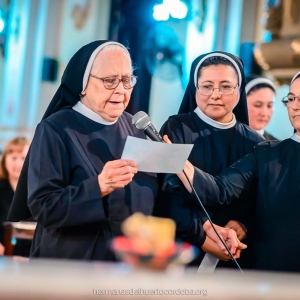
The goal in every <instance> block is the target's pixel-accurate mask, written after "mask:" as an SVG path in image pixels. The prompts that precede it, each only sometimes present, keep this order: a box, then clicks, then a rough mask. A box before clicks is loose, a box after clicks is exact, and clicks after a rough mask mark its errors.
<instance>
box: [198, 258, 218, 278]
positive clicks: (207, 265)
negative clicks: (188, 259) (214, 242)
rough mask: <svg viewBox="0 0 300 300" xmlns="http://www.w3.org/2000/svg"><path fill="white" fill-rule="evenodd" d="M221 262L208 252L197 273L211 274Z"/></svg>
mask: <svg viewBox="0 0 300 300" xmlns="http://www.w3.org/2000/svg"><path fill="white" fill-rule="evenodd" d="M218 262H219V259H218V258H216V257H215V256H213V255H212V254H210V253H206V254H205V256H204V258H203V260H202V262H201V264H200V266H199V268H198V271H197V273H202V274H203V273H206V274H211V273H213V272H214V271H215V269H216V266H217V264H218Z"/></svg>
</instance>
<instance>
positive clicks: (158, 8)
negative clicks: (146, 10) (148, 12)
mask: <svg viewBox="0 0 300 300" xmlns="http://www.w3.org/2000/svg"><path fill="white" fill-rule="evenodd" d="M169 17H170V14H169V10H168V7H167V6H166V5H164V4H160V5H155V6H154V7H153V18H154V19H155V20H156V21H167V20H168V19H169Z"/></svg>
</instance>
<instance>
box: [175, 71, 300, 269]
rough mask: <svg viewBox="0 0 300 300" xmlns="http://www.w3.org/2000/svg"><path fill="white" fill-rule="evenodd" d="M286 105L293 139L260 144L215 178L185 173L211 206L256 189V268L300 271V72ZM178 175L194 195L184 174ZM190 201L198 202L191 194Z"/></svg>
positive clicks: (193, 170) (192, 170) (189, 167)
mask: <svg viewBox="0 0 300 300" xmlns="http://www.w3.org/2000/svg"><path fill="white" fill-rule="evenodd" d="M282 102H283V104H284V105H285V106H286V107H287V110H288V115H289V119H290V122H291V124H292V126H293V127H294V128H295V131H296V132H295V133H294V135H293V136H292V137H291V138H289V139H286V140H283V141H281V142H280V141H267V142H263V143H260V144H259V145H257V146H255V147H254V149H253V151H251V152H250V153H249V154H248V155H246V156H244V157H243V158H242V159H240V160H239V161H238V162H236V163H235V164H233V165H232V166H231V167H229V168H227V169H226V170H224V171H223V172H222V173H221V174H220V175H217V176H212V175H210V174H207V173H205V172H203V171H201V170H200V169H199V168H197V167H195V166H192V165H191V164H190V163H189V162H188V161H187V163H186V166H185V171H186V173H187V174H188V176H189V178H190V180H193V182H194V186H195V189H196V192H197V193H198V195H199V196H200V198H202V200H203V201H204V202H205V204H206V205H209V206H212V205H220V204H225V203H231V202H232V201H233V200H234V199H238V200H239V202H243V201H244V198H243V196H244V195H245V194H247V193H248V192H249V191H250V190H251V189H253V188H254V187H256V197H255V198H253V201H254V202H256V224H257V226H256V231H255V235H254V268H255V269H259V270H269V271H288V272H300V255H299V253H300V218H299V212H300V198H299V191H300V183H299V176H300V72H299V73H297V74H296V75H295V76H294V78H293V79H292V82H291V85H290V90H289V93H288V95H287V96H286V97H284V98H283V99H282ZM179 177H180V179H181V180H182V182H183V183H184V184H185V186H186V188H187V189H188V190H189V191H191V189H190V188H189V185H188V184H187V182H186V179H185V177H184V175H183V174H179ZM191 198H192V199H193V201H196V200H195V198H194V195H193V194H191Z"/></svg>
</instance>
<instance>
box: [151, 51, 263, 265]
mask: <svg viewBox="0 0 300 300" xmlns="http://www.w3.org/2000/svg"><path fill="white" fill-rule="evenodd" d="M161 134H162V135H168V137H169V138H170V140H171V141H172V143H180V144H194V147H193V149H192V152H191V154H190V156H189V161H190V162H191V164H193V165H194V166H196V167H198V168H201V169H202V170H204V171H206V172H208V173H209V174H212V175H216V174H218V173H220V172H221V171H223V170H224V169H225V168H227V167H228V166H230V165H231V164H233V163H234V162H236V161H237V160H239V159H240V158H241V157H243V156H244V155H246V154H247V153H249V152H250V151H251V150H252V148H253V146H255V145H256V144H258V143H259V142H262V141H264V138H263V137H262V136H261V135H259V134H257V133H256V132H255V131H253V130H252V129H250V128H249V127H248V112H247V101H246V94H245V77H244V70H243V64H242V62H241V60H240V59H239V58H238V57H236V56H234V55H232V54H229V53H225V52H219V51H218V52H212V53H209V54H204V55H201V56H199V57H197V58H196V59H195V60H194V62H193V63H192V67H191V72H190V80H189V83H188V86H187V89H186V91H185V94H184V97H183V101H182V103H181V106H180V109H179V114H178V115H175V116H171V117H170V118H169V119H168V120H167V121H166V123H165V124H164V125H163V127H162V129H161ZM159 183H160V187H161V189H160V192H159V195H158V198H157V200H156V203H155V208H154V214H155V215H158V216H164V217H170V218H172V219H174V220H175V221H176V224H177V238H179V239H181V240H184V241H188V242H190V243H192V244H194V245H196V246H197V247H198V248H200V249H201V248H202V250H203V251H205V252H209V253H211V254H213V255H215V256H217V257H218V258H220V259H222V260H228V257H226V256H224V255H223V254H222V253H220V252H219V251H218V248H216V247H215V243H212V241H211V240H210V239H209V238H208V237H205V236H203V235H201V232H202V230H201V227H202V223H205V222H206V221H207V219H206V218H205V217H204V218H203V219H202V217H203V212H202V209H201V207H200V205H199V204H198V203H196V202H195V201H194V199H193V198H192V197H191V196H190V194H189V193H188V191H187V190H186V189H185V187H184V185H183V184H182V182H181V181H180V180H179V178H178V177H177V176H174V175H171V174H168V175H164V176H159ZM250 200H251V192H250V193H249V195H248V196H245V197H244V202H243V203H235V204H233V205H231V206H230V207H221V208H214V209H210V210H209V213H210V215H211V217H212V220H213V222H214V223H216V224H217V225H220V226H228V227H230V228H233V229H235V230H236V231H237V234H238V237H239V238H241V239H242V238H244V237H245V235H246V228H247V229H248V234H250V233H251V227H252V226H253V219H252V217H253V215H254V207H253V204H252V203H253V202H252V203H251V201H250ZM201 219H202V221H201ZM206 223H208V222H206ZM245 243H246V244H247V241H245ZM203 251H202V255H200V257H199V259H198V260H197V261H195V263H197V264H199V262H200V261H201V259H202V258H203V255H204V252H203ZM246 251H248V250H246ZM242 257H243V253H242ZM245 263H246V262H245ZM225 265H227V266H228V264H226V263H225ZM248 265H249V263H248V262H247V266H248ZM243 266H244V265H243ZM248 267H249V266H248Z"/></svg>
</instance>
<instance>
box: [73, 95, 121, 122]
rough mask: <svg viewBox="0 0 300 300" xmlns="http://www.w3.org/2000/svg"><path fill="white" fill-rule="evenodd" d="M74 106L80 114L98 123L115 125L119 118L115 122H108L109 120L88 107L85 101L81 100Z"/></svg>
mask: <svg viewBox="0 0 300 300" xmlns="http://www.w3.org/2000/svg"><path fill="white" fill-rule="evenodd" d="M72 108H73V109H74V110H76V111H77V112H79V113H80V114H82V115H84V116H86V117H87V118H89V119H91V120H93V121H95V122H97V123H100V124H103V125H113V124H115V123H116V122H117V121H118V119H117V120H115V121H113V122H108V121H106V120H104V119H103V118H102V117H100V116H99V115H98V114H96V113H95V112H94V111H92V110H91V109H89V108H88V107H86V106H85V105H84V104H83V103H81V101H78V102H77V103H76V104H75V105H74V106H73V107H72Z"/></svg>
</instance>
